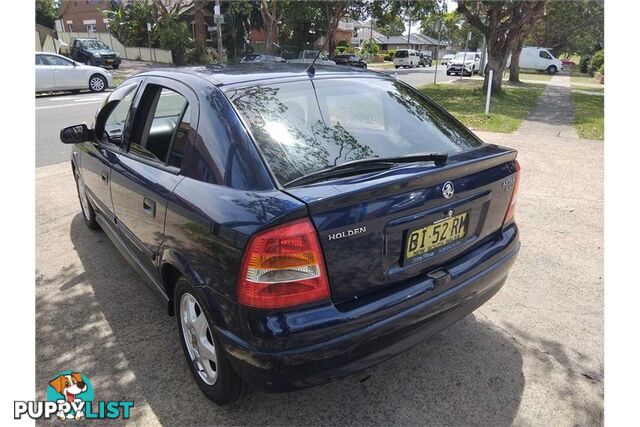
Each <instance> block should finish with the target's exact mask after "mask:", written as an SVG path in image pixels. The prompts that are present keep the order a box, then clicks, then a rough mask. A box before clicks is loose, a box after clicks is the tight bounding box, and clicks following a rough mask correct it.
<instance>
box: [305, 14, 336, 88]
mask: <svg viewBox="0 0 640 427" xmlns="http://www.w3.org/2000/svg"><path fill="white" fill-rule="evenodd" d="M339 23H340V21H338V22H336V23H335V25H334V26H333V28H331V29H330V30H329V33H328V34H327V39H326V40H325V41H324V43H323V44H322V47H321V48H320V50H319V51H318V54H317V55H316V57H315V58H313V61H311V64H309V66H308V67H307V74H309V77H313V76H314V75H315V73H316V68H315V67H314V66H313V65H314V64H315V63H316V61H317V60H318V57H319V56H320V54H321V53H322V51H323V50H324V48H325V47H326V46H327V42H328V41H329V39H330V38H331V37H333V33H334V31H335V30H336V28H338V24H339Z"/></svg>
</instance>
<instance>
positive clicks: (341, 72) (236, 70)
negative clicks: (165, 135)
mask: <svg viewBox="0 0 640 427" xmlns="http://www.w3.org/2000/svg"><path fill="white" fill-rule="evenodd" d="M307 68H309V64H306V63H305V64H296V63H286V62H250V63H241V64H236V65H229V66H221V65H203V66H197V67H179V68H155V69H152V70H148V71H144V72H142V73H139V74H136V76H145V75H156V76H157V75H164V76H166V77H174V78H179V74H182V75H184V74H188V75H195V76H199V77H202V78H203V79H205V80H208V81H210V82H211V83H213V84H214V85H216V86H224V85H233V84H241V83H248V82H259V81H265V80H272V79H282V78H299V77H307V76H308V73H307ZM314 69H315V74H314V76H316V77H320V76H334V77H341V78H343V77H362V76H363V75H368V76H370V77H385V78H391V77H389V76H387V75H386V74H382V73H378V72H375V71H367V70H362V69H359V68H351V67H344V66H337V65H321V64H315V65H314ZM177 75H178V76H177Z"/></svg>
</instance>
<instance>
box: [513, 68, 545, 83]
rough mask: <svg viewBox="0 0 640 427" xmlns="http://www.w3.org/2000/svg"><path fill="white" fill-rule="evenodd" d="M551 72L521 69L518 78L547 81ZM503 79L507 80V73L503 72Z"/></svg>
mask: <svg viewBox="0 0 640 427" xmlns="http://www.w3.org/2000/svg"><path fill="white" fill-rule="evenodd" d="M551 77H552V76H551V74H548V73H547V72H546V71H545V72H539V73H536V72H535V71H522V70H520V80H533V81H536V82H548V81H549V80H551ZM504 80H505V81H507V80H509V73H508V72H507V74H505V77H504Z"/></svg>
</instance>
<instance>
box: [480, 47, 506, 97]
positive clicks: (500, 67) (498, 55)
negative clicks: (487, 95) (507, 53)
mask: <svg viewBox="0 0 640 427" xmlns="http://www.w3.org/2000/svg"><path fill="white" fill-rule="evenodd" d="M506 65H507V61H506V59H505V57H504V55H503V54H502V52H500V50H499V49H496V50H494V51H491V52H489V55H488V60H487V69H486V72H485V73H486V74H485V75H484V85H483V86H482V89H484V90H487V87H488V85H489V75H490V73H489V70H493V77H492V79H491V93H492V94H496V93H500V92H502V73H504V69H505V67H506Z"/></svg>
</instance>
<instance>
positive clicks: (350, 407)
mask: <svg viewBox="0 0 640 427" xmlns="http://www.w3.org/2000/svg"><path fill="white" fill-rule="evenodd" d="M564 87H565V86H564V82H563V81H562V79H558V77H554V78H553V79H552V81H551V82H550V85H549V86H548V87H547V90H546V91H545V93H544V95H543V96H542V98H541V100H540V105H539V106H538V107H537V108H536V109H535V110H534V111H533V112H532V114H531V116H530V117H529V119H528V120H527V121H526V122H525V123H524V124H523V128H522V129H521V130H520V131H518V132H516V133H514V134H512V135H505V134H494V133H486V132H478V134H479V135H480V136H481V137H482V138H483V139H484V140H485V141H486V142H489V143H498V144H502V145H507V146H511V147H514V148H516V149H518V151H519V156H518V157H519V159H520V163H521V165H522V182H521V192H520V196H519V200H518V207H517V209H516V216H517V221H518V224H519V226H520V231H521V239H522V249H521V253H520V256H519V258H518V260H517V262H516V264H515V266H514V268H513V269H512V272H511V275H510V277H509V279H508V281H507V284H506V285H505V287H504V288H503V289H502V290H501V291H500V292H499V293H498V294H497V295H496V296H495V297H494V298H493V299H492V300H491V301H489V302H488V303H487V304H486V305H484V306H483V307H481V308H480V309H479V310H477V311H476V312H475V313H474V314H472V315H470V316H467V317H466V318H465V319H463V320H462V321H460V322H458V323H457V324H455V325H453V326H451V327H450V328H449V329H447V330H445V331H443V332H442V333H440V334H438V335H437V336H435V337H433V338H432V339H430V340H429V341H427V342H424V343H422V344H420V345H417V346H416V347H414V348H413V349H411V350H410V351H408V352H406V353H404V354H402V355H400V356H398V357H396V358H394V359H392V360H389V361H386V362H384V363H382V364H380V365H378V366H376V367H374V368H372V369H370V370H369V371H368V372H366V373H364V374H362V375H357V376H352V377H350V378H347V379H344V380H341V381H338V382H334V383H331V384H327V385H324V386H320V387H316V388H312V389H308V390H303V391H299V392H294V393H286V394H281V395H271V394H262V393H256V392H254V393H252V394H250V395H249V396H248V397H247V398H245V399H244V400H241V401H240V402H238V403H236V404H234V405H232V406H229V407H223V408H219V407H216V406H215V405H213V404H212V403H210V402H209V401H208V400H207V399H206V398H205V397H204V396H203V394H202V393H201V392H200V391H199V390H198V388H197V386H196V385H195V383H194V382H193V381H192V379H191V378H190V374H189V371H188V369H187V366H186V362H185V360H184V357H183V355H182V351H181V348H180V345H179V342H178V333H177V328H176V321H175V319H174V318H169V317H167V316H166V313H165V310H164V308H163V307H162V306H161V304H159V303H158V302H157V300H156V299H154V298H155V297H154V296H153V294H152V293H151V291H150V290H148V289H147V287H146V286H145V285H144V284H143V282H142V280H141V279H140V278H139V277H138V276H137V275H136V273H135V272H133V270H132V269H131V268H130V267H129V266H128V264H127V263H126V262H125V261H124V259H123V258H122V257H121V256H120V255H119V254H118V253H117V251H116V249H115V248H114V246H113V245H112V244H111V243H110V241H109V239H108V238H107V237H106V236H105V235H104V233H101V232H93V231H90V230H88V229H87V228H86V227H85V226H84V224H83V221H82V217H81V214H80V209H79V204H78V200H77V197H76V192H75V186H74V183H73V177H72V175H71V168H70V166H69V164H67V163H64V164H59V165H54V166H47V167H42V168H38V169H37V170H36V198H37V199H36V200H37V205H36V227H37V228H36V239H37V253H36V266H37V271H36V378H37V383H36V394H37V398H39V399H43V398H44V395H45V390H46V386H47V383H48V381H49V379H50V378H51V376H52V375H54V374H55V373H57V372H58V371H60V370H65V369H74V370H78V371H80V372H83V373H84V374H86V375H87V376H88V377H89V379H90V380H91V381H92V382H93V385H94V387H95V395H96V399H97V400H133V401H135V407H134V409H133V412H132V419H131V420H130V421H129V422H130V423H131V424H136V425H156V424H158V423H160V424H163V425H204V424H207V425H214V424H215V425H218V424H220V425H240V424H243V425H244V424H247V425H266V424H277V425H343V424H349V425H391V424H393V425H456V426H457V425H491V426H506V425H511V424H519V425H554V426H574V425H600V424H602V417H603V394H604V391H603V376H604V370H603V277H602V276H603V143H602V142H594V141H585V140H580V139H577V138H574V137H573V134H572V133H571V131H570V129H568V128H567V120H569V118H568V116H567V114H566V112H563V113H562V114H561V113H556V112H555V110H549V109H545V108H543V107H544V105H542V104H546V103H547V102H552V101H553V100H555V102H557V105H558V106H560V107H561V108H562V106H563V105H564V104H566V99H563V98H566V97H565V96H564V95H563V93H565V91H564V89H563V88H564ZM545 111H546V112H545ZM569 123H570V122H569ZM554 135H556V136H554Z"/></svg>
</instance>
